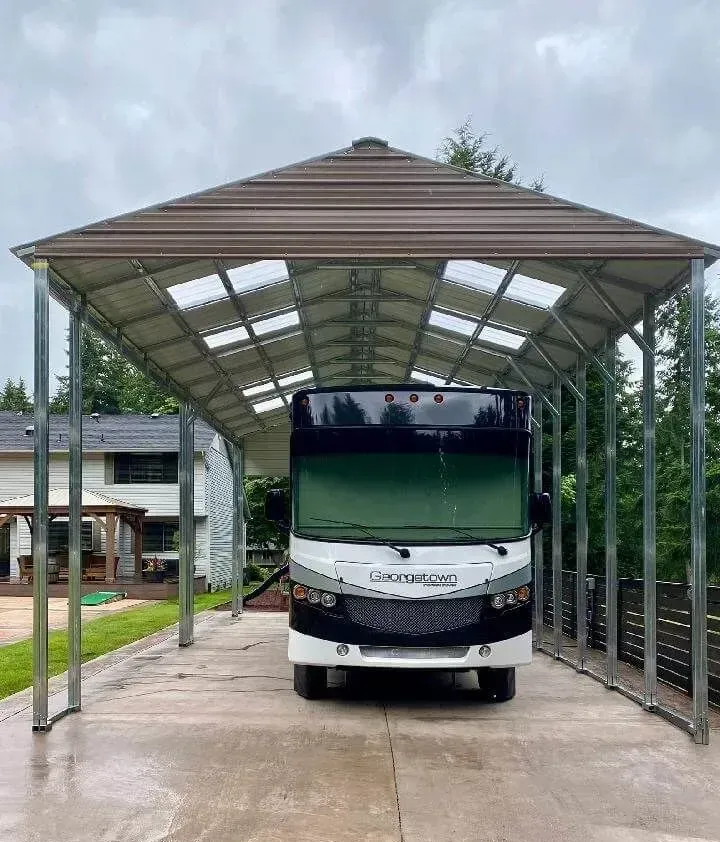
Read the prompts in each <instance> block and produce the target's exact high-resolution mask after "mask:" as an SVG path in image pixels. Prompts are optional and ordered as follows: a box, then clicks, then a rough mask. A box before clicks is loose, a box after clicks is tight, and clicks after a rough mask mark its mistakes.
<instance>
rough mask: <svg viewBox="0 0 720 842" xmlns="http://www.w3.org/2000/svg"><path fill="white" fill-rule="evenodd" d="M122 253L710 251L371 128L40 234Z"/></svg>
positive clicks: (51, 241) (71, 247) (85, 250)
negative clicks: (311, 153)
mask: <svg viewBox="0 0 720 842" xmlns="http://www.w3.org/2000/svg"><path fill="white" fill-rule="evenodd" d="M35 249H36V251H35V253H36V256H41V257H76V258H112V257H117V258H121V257H129V256H131V257H136V258H148V257H164V258H179V257H182V258H202V257H212V258H226V259H259V258H280V259H285V258H295V259H299V258H330V257H332V258H343V257H345V258H367V257H372V258H420V257H425V258H438V259H451V258H487V259H489V258H515V257H527V258H530V257H534V258H542V257H554V258H572V257H602V258H610V257H615V258H623V257H631V258H635V257H701V256H702V255H703V253H704V244H702V243H700V242H698V241H695V240H692V239H689V238H685V237H680V236H677V235H674V234H670V233H666V232H660V231H657V230H655V229H652V228H650V227H648V226H646V225H642V224H640V223H637V222H632V221H630V220H625V219H619V218H617V217H615V216H612V215H608V214H605V213H601V212H599V211H594V210H591V209H588V208H585V207H581V206H578V205H575V204H572V203H570V202H567V201H564V200H562V199H557V198H554V197H552V196H548V195H546V194H543V193H537V192H534V191H532V190H528V189H525V188H522V187H517V186H515V185H512V184H507V183H506V182H502V181H495V180H492V179H489V178H487V177H485V176H478V175H474V174H470V173H467V172H465V171H462V170H458V169H455V168H453V167H450V166H447V165H445V164H441V163H438V162H437V161H431V160H428V159H425V158H422V157H419V156H416V155H412V154H410V153H408V152H403V151H401V150H398V149H392V148H390V147H388V146H387V144H385V143H384V142H383V141H376V140H372V139H370V140H366V141H360V142H357V143H356V145H354V146H351V147H349V148H347V149H343V150H340V151H338V152H333V153H330V154H329V155H326V156H324V157H322V158H318V159H316V160H313V161H309V162H306V163H301V164H296V165H293V166H289V167H286V168H283V169H279V170H274V171H272V172H269V173H265V174H263V175H259V176H255V177H253V178H249V179H246V180H243V181H237V182H233V183H232V184H227V185H225V186H222V187H217V188H214V189H211V190H207V191H204V192H202V193H198V194H195V195H193V196H188V197H185V198H181V199H176V200H172V201H169V202H165V203H163V204H161V205H157V206H155V207H152V208H148V209H146V210H141V211H137V212H135V213H131V214H127V215H125V216H121V217H117V218H115V219H111V220H108V221H105V222H100V223H95V224H93V225H88V226H86V227H84V228H81V229H78V230H76V231H73V232H70V233H67V234H60V235H58V236H55V237H51V238H48V239H44V240H41V241H39V242H37V243H36V244H35Z"/></svg>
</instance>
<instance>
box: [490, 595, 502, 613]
mask: <svg viewBox="0 0 720 842" xmlns="http://www.w3.org/2000/svg"><path fill="white" fill-rule="evenodd" d="M492 607H493V608H497V609H498V610H499V609H500V608H504V607H505V594H504V593H496V594H495V596H494V597H493V598H492Z"/></svg>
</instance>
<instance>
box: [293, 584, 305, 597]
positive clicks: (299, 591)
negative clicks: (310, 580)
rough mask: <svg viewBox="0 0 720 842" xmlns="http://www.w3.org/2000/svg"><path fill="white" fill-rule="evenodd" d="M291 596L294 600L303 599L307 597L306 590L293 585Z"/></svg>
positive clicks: (302, 586)
mask: <svg viewBox="0 0 720 842" xmlns="http://www.w3.org/2000/svg"><path fill="white" fill-rule="evenodd" d="M293 596H294V597H295V599H305V597H306V596H307V588H306V587H305V585H295V587H294V588H293Z"/></svg>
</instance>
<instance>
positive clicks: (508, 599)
mask: <svg viewBox="0 0 720 842" xmlns="http://www.w3.org/2000/svg"><path fill="white" fill-rule="evenodd" d="M308 599H310V597H309V596H308ZM517 601H518V598H517V594H516V593H515V591H508V592H507V593H506V594H505V605H516V604H517Z"/></svg>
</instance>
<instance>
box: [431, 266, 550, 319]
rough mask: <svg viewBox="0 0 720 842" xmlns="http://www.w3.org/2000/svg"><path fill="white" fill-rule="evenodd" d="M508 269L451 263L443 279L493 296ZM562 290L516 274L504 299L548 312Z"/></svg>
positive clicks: (544, 282) (446, 268) (545, 282)
mask: <svg viewBox="0 0 720 842" xmlns="http://www.w3.org/2000/svg"><path fill="white" fill-rule="evenodd" d="M506 272H507V270H506V269H499V268H498V267H497V266H490V265H489V264H487V263H478V261H476V260H450V261H448V264H447V266H446V267H445V275H444V279H445V280H446V281H452V282H453V283H455V284H460V285H462V286H466V287H470V288H471V289H479V290H482V292H487V293H491V294H492V293H493V292H495V291H496V290H497V288H498V287H499V286H500V284H501V282H502V279H503V278H504V277H505V274H506ZM564 291H565V289H564V288H563V287H561V286H558V285H557V284H550V283H548V282H547V281H539V280H537V279H536V278H530V277H528V276H527V275H515V276H514V277H513V279H512V281H510V284H509V285H508V288H507V290H506V291H505V296H504V297H505V298H508V299H510V300H511V301H519V302H520V303H522V304H531V305H533V306H534V307H541V308H543V309H547V308H548V307H551V306H552V305H553V304H554V303H555V302H556V301H557V300H558V299H559V298H560V296H561V295H562V294H563V292H564Z"/></svg>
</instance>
